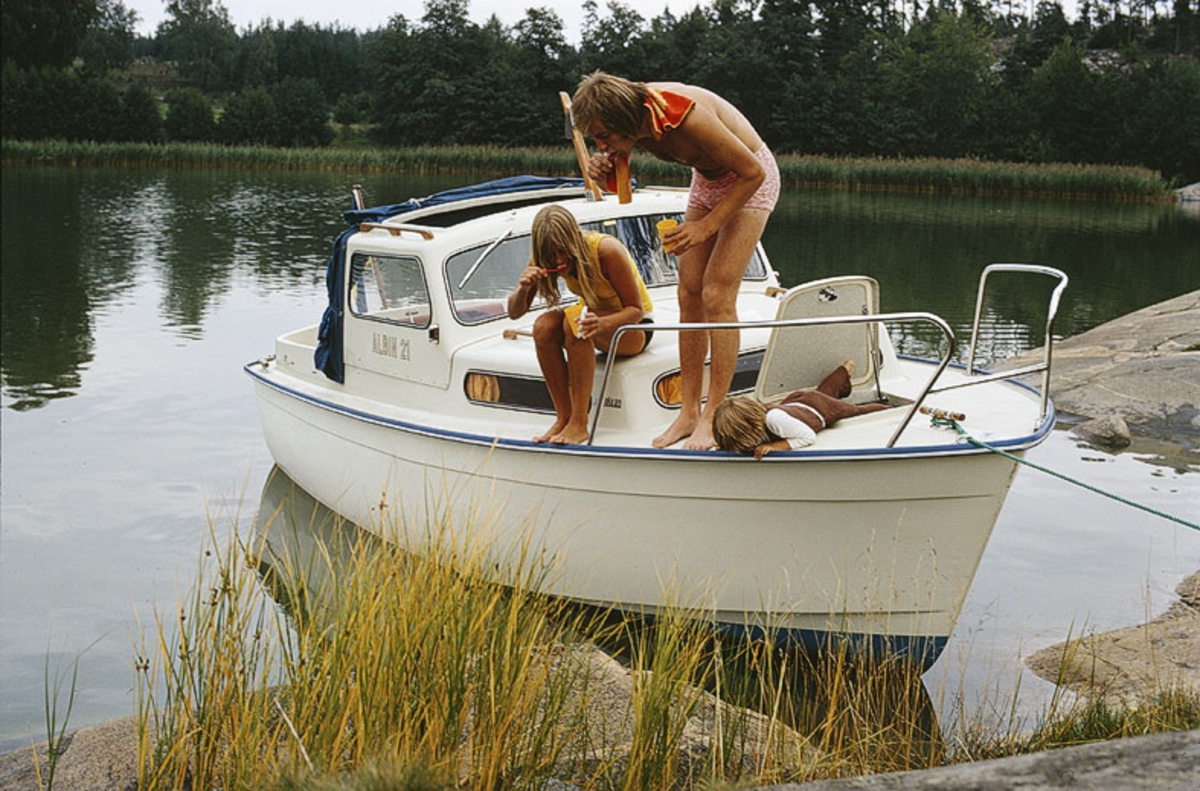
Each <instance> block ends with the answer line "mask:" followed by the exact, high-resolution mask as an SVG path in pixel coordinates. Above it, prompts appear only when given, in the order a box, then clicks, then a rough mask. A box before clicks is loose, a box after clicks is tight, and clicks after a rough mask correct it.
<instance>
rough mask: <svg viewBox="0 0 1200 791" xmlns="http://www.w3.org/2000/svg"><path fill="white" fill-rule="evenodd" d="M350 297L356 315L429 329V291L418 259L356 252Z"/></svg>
mask: <svg viewBox="0 0 1200 791" xmlns="http://www.w3.org/2000/svg"><path fill="white" fill-rule="evenodd" d="M347 297H348V299H349V303H350V311H351V312H352V313H354V315H356V316H364V317H366V318H370V319H378V320H380V321H388V322H393V323H396V324H406V325H408V326H410V327H418V328H422V329H423V328H425V327H428V326H429V323H430V315H429V289H428V288H427V287H426V285H425V273H424V272H423V271H422V269H421V262H420V260H418V259H416V258H410V257H395V256H382V255H365V254H363V253H356V254H355V255H354V257H353V258H351V259H350V289H349V292H348V294H347Z"/></svg>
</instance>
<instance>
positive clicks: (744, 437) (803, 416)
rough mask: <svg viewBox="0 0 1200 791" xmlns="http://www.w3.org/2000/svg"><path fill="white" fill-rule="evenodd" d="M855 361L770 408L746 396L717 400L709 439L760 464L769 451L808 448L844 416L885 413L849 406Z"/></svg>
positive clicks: (870, 407)
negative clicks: (846, 399)
mask: <svg viewBox="0 0 1200 791" xmlns="http://www.w3.org/2000/svg"><path fill="white" fill-rule="evenodd" d="M853 375H854V361H853V360H847V361H846V362H844V363H842V364H841V365H840V366H838V367H837V368H836V369H834V371H833V373H831V374H829V375H828V376H826V377H825V378H824V379H823V380H822V381H821V384H819V385H817V389H816V390H797V391H795V392H793V393H789V394H788V395H787V396H785V397H784V399H783V401H781V402H779V403H778V404H775V405H773V406H771V407H769V408H768V407H767V406H765V405H764V404H763V403H761V402H760V401H756V400H755V399H753V398H747V397H746V396H739V397H737V398H729V399H726V400H725V401H722V402H721V403H720V404H719V405H718V406H717V410H716V412H715V413H714V414H713V439H714V440H715V441H716V443H717V447H718V448H720V449H721V450H728V451H734V452H736V453H749V452H750V451H754V458H756V459H761V458H762V457H763V456H766V455H767V454H768V453H770V452H771V451H775V450H796V449H797V448H803V447H806V446H808V445H811V444H812V443H813V440H815V439H816V438H817V432H818V431H820V430H821V429H823V428H827V427H829V426H832V425H833V424H834V423H836V422H838V421H839V420H841V419H842V418H845V417H854V416H855V415H865V414H868V413H870V412H878V411H879V410H881V409H888V408H889V407H888V405H887V404H851V403H850V402H848V401H843V400H842V399H843V398H845V397H846V396H848V395H850V390H851V385H850V377H851V376H853Z"/></svg>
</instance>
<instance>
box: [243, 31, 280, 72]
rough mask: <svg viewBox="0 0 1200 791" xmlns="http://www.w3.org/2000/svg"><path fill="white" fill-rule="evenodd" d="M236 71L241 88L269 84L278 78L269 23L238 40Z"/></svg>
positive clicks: (272, 33) (272, 34) (273, 41)
mask: <svg viewBox="0 0 1200 791" xmlns="http://www.w3.org/2000/svg"><path fill="white" fill-rule="evenodd" d="M238 73H239V74H240V75H241V83H242V87H243V88H254V87H258V86H264V85H271V84H273V83H275V82H276V81H277V80H278V79H279V59H278V57H277V56H276V52H275V34H274V32H273V31H272V30H271V26H270V25H269V24H264V25H260V26H259V27H257V28H255V29H254V30H252V31H249V32H247V33H246V34H245V35H243V36H242V37H241V39H240V40H239V42H238Z"/></svg>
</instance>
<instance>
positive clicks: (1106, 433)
mask: <svg viewBox="0 0 1200 791" xmlns="http://www.w3.org/2000/svg"><path fill="white" fill-rule="evenodd" d="M1071 433H1072V434H1074V435H1075V436H1077V437H1079V438H1080V439H1082V440H1084V441H1085V442H1087V443H1088V444H1089V445H1094V446H1096V447H1099V448H1127V447H1129V443H1130V442H1132V441H1133V437H1132V435H1131V434H1130V433H1129V424H1128V423H1126V422H1125V418H1123V417H1121V416H1120V415H1108V416H1106V417H1098V418H1095V419H1094V420H1089V421H1088V422H1086V423H1081V424H1079V425H1078V426H1075V428H1073V429H1071Z"/></svg>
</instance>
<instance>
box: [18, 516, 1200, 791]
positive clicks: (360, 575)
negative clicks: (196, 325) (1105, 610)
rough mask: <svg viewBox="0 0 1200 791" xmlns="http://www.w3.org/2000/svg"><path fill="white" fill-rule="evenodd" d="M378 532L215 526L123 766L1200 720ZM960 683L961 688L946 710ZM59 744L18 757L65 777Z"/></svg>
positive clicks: (140, 779)
mask: <svg viewBox="0 0 1200 791" xmlns="http://www.w3.org/2000/svg"><path fill="white" fill-rule="evenodd" d="M260 520H262V521H260ZM264 522H265V523H264ZM381 529H383V530H384V533H385V535H388V536H389V539H388V540H380V538H378V537H376V536H374V535H371V534H368V533H366V532H364V531H361V530H359V529H358V528H356V527H354V526H353V525H351V524H349V523H346V522H344V521H342V520H340V519H338V518H336V517H334V518H333V520H332V521H329V518H328V517H322V516H318V514H317V512H316V511H314V512H313V513H312V514H311V515H310V514H306V513H305V508H304V506H303V505H294V504H292V503H291V502H290V501H288V500H282V499H281V501H280V503H279V505H278V507H277V508H276V510H275V511H274V512H273V514H271V515H269V516H267V517H266V518H265V519H264V517H263V515H262V514H260V515H259V519H257V520H256V525H255V529H254V531H253V534H251V533H249V532H247V531H246V530H245V529H244V528H239V526H238V522H237V519H236V517H233V518H231V520H230V523H229V532H228V533H227V534H226V535H225V536H219V535H218V534H217V530H216V525H212V527H211V532H210V536H209V542H208V546H207V547H205V549H204V551H203V553H202V556H201V558H200V566H199V569H198V570H199V575H198V582H197V583H196V584H195V586H194V587H193V588H192V589H191V591H190V593H188V594H185V595H184V597H183V599H182V600H180V601H179V602H178V603H177V604H176V606H175V607H167V608H164V609H163V610H158V611H156V614H155V619H154V620H155V622H156V623H157V629H156V630H154V634H153V635H152V636H151V637H150V638H149V640H147V641H144V642H142V643H141V644H140V645H137V646H136V647H135V649H134V650H135V654H136V658H135V671H136V672H135V675H136V691H135V697H136V699H137V703H136V708H137V713H136V715H135V716H134V718H132V720H131V721H130V722H128V723H126V724H123V725H121V727H120V729H119V732H118V734H117V736H116V737H114V738H115V739H116V742H110V743H108V744H107V745H106V749H105V756H104V759H103V763H104V766H103V770H104V772H105V774H106V776H107V777H108V779H109V780H110V781H111V780H113V779H119V781H120V786H119V787H122V788H124V787H133V786H134V785H136V787H137V788H139V789H143V791H154V790H155V789H159V790H161V791H168V790H171V791H173V790H174V789H185V788H262V789H274V790H277V791H283V790H284V789H294V790H299V789H308V790H310V791H318V790H319V791H366V790H367V789H373V788H384V787H387V788H405V789H411V790H412V791H425V790H428V791H434V790H435V789H438V790H440V789H454V788H458V789H498V788H578V789H613V790H614V791H615V790H616V789H624V790H626V791H634V790H635V789H649V788H675V789H679V791H687V789H691V788H733V787H739V786H742V787H745V786H747V785H751V784H753V785H770V784H777V783H786V782H808V781H812V780H821V779H834V778H839V777H855V776H862V775H870V774H877V773H882V772H893V771H905V770H915V769H928V768H934V767H939V766H950V765H955V764H968V763H974V762H977V761H982V760H988V759H992V758H1000V757H1008V756H1017V755H1025V754H1030V753H1036V752H1042V751H1045V750H1048V749H1053V748H1057V747H1064V746H1069V745H1077V744H1083V743H1088V742H1096V741H1104V740H1109V739H1114V738H1122V737H1129V736H1135V735H1141V734H1148V733H1162V732H1169V731H1180V730H1190V729H1194V728H1197V727H1200V694H1198V693H1197V691H1195V690H1190V689H1187V688H1183V687H1173V686H1171V685H1169V684H1168V683H1160V684H1155V685H1153V686H1152V687H1151V688H1150V690H1149V691H1148V693H1149V694H1148V695H1147V696H1146V697H1143V698H1140V699H1138V700H1137V701H1136V702H1134V701H1122V700H1109V699H1106V698H1105V697H1103V696H1100V697H1096V698H1091V697H1085V696H1080V697H1076V696H1073V695H1071V694H1069V693H1067V692H1065V689H1064V687H1063V686H1062V685H1059V687H1058V692H1056V693H1055V695H1054V696H1053V699H1052V700H1051V702H1050V703H1049V705H1048V707H1047V708H1046V710H1045V711H1044V713H1043V715H1042V716H1041V717H1040V718H1039V721H1038V722H1034V723H1030V722H1027V721H1025V720H1024V718H1022V717H1018V716H1016V714H1015V712H1016V710H1017V707H1016V701H1015V700H1013V701H1011V702H1005V701H1001V700H990V701H983V702H982V704H981V705H978V706H976V707H974V708H973V709H972V710H968V709H967V707H966V701H965V700H964V699H963V692H962V690H961V689H957V690H956V689H955V680H954V679H953V678H951V677H947V678H944V679H942V680H941V681H940V682H937V683H936V684H935V686H938V685H939V684H940V687H939V688H935V689H931V690H929V691H926V690H925V687H924V683H923V682H922V680H921V677H920V675H919V673H917V672H916V669H915V668H913V667H910V666H907V665H905V664H904V663H902V662H897V661H894V660H889V659H887V658H882V659H880V658H877V659H876V660H875V661H872V662H867V663H863V662H860V661H851V657H850V656H848V655H847V654H846V653H845V652H844V651H839V650H834V651H830V652H828V653H822V654H820V655H816V656H810V657H808V658H807V659H805V658H803V657H802V656H799V655H796V654H793V653H790V652H779V651H775V650H771V649H769V648H766V647H764V645H763V644H762V643H757V642H753V641H738V640H731V641H722V640H717V641H714V640H712V639H710V636H709V634H708V632H707V631H706V630H705V629H704V628H703V627H701V628H696V619H697V618H699V619H700V620H701V621H702V620H703V612H702V611H700V610H695V609H692V608H691V607H689V606H687V605H686V604H685V603H684V600H683V599H682V598H680V600H679V601H680V604H679V605H678V606H677V607H675V608H673V609H672V610H671V611H670V612H665V613H660V614H659V618H658V619H657V621H656V622H654V623H653V624H648V623H644V622H640V621H636V620H631V619H629V618H616V619H613V618H611V617H604V616H605V614H604V613H601V612H598V611H591V610H579V609H576V608H573V607H571V606H569V605H564V604H563V603H561V602H556V601H554V600H550V599H546V598H544V597H541V596H538V595H536V594H534V593H531V592H530V590H531V588H533V587H536V586H537V584H538V583H539V581H541V580H542V579H543V578H544V576H545V575H546V574H552V573H553V569H547V568H539V567H538V561H537V560H536V557H537V553H535V552H531V551H529V550H530V549H531V545H529V544H525V545H523V546H522V548H521V549H520V550H519V551H517V552H516V553H514V554H515V556H514V557H500V556H498V555H497V554H496V549H495V547H494V546H491V545H489V543H488V540H487V539H479V538H473V537H471V536H469V535H464V534H463V533H464V531H463V530H462V526H461V525H458V526H455V525H452V524H450V523H449V520H442V521H441V522H440V523H439V524H433V525H430V526H429V527H428V532H427V534H426V535H427V537H426V539H425V541H424V542H422V543H423V544H425V548H424V549H423V550H420V551H418V552H417V553H416V554H408V553H406V552H403V551H397V549H396V546H397V545H396V541H395V540H396V539H397V538H398V535H397V534H396V533H395V532H394V531H397V530H398V531H402V532H404V527H403V526H402V525H395V526H387V527H381ZM468 532H469V531H468ZM438 536H441V538H438ZM446 542H449V543H448V544H447V543H446ZM438 546H440V547H441V549H437V548H436V547H438ZM495 569H503V570H504V571H505V572H506V573H505V574H504V576H505V578H506V580H507V581H508V583H509V584H507V585H503V586H500V585H496V584H495V582H494V580H495V573H494V572H495ZM1068 662H1069V660H1067V661H1064V670H1063V671H1062V672H1063V673H1064V674H1065V673H1066V670H1065V668H1066V666H1067V664H1068ZM950 675H952V674H950ZM1160 681H1161V682H1165V679H1160ZM946 695H950V696H951V698H950V699H951V700H954V701H956V703H955V704H954V705H952V706H951V715H950V718H949V721H947V722H939V717H938V714H937V713H936V711H937V708H939V707H938V706H937V705H936V701H937V700H940V699H943V698H944V696H946ZM64 729H65V725H64ZM61 742H62V739H61V737H60V739H59V741H58V742H55V741H54V734H51V741H50V742H49V746H48V745H45V744H44V745H40V746H35V745H31V747H30V749H27V750H25V751H23V754H17V753H13V754H10V755H9V756H6V757H5V759H4V761H5V762H7V766H9V767H10V768H11V767H12V766H13V762H14V761H15V762H21V761H24V762H25V764H24V766H25V768H26V769H28V770H29V771H31V772H34V773H35V774H36V775H37V787H39V788H47V789H48V788H50V787H52V786H53V784H54V778H55V774H56V770H58V769H59V768H60V767H58V766H56V763H57V761H58V759H59V757H60V756H61V755H62V753H63V752H64V751H65V750H66V748H68V747H69V744H62V743H61ZM51 747H53V749H50V748H51ZM60 747H61V749H60ZM5 765H6V764H5V763H4V762H0V767H3V766H5ZM35 767H36V769H35ZM62 769H63V777H62V779H63V780H64V781H65V780H66V777H65V775H66V774H67V768H66V767H65V766H64V767H62ZM66 785H67V786H68V787H69V788H71V789H73V788H76V787H85V786H82V785H80V786H76V785H73V784H71V783H70V782H67V783H66Z"/></svg>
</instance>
